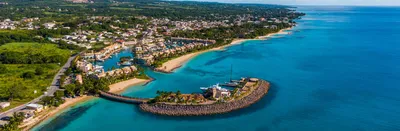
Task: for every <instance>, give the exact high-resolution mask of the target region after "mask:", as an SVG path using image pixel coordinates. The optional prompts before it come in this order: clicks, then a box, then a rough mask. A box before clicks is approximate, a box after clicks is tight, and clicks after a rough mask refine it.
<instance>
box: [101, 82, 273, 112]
mask: <svg viewBox="0 0 400 131" xmlns="http://www.w3.org/2000/svg"><path fill="white" fill-rule="evenodd" d="M225 86H230V87H229V88H233V89H232V90H229V89H226V88H222V87H221V86H219V84H217V85H214V86H211V87H207V88H201V89H202V90H203V93H202V94H195V93H192V94H182V93H181V92H180V91H177V92H164V91H157V94H158V96H156V97H155V98H151V99H145V98H133V97H126V96H121V95H117V94H113V93H109V92H101V97H103V98H106V99H110V100H114V101H119V102H124V103H132V104H138V105H139V106H140V109H142V110H143V111H145V112H150V113H154V114H159V115H168V116H202V115H214V114H222V113H227V112H231V111H234V110H238V109H241V108H245V107H248V106H250V105H252V104H254V103H256V102H257V101H259V100H260V99H261V98H262V97H263V96H264V95H265V94H267V93H268V90H269V88H270V84H269V82H267V81H265V80H261V79H257V78H242V79H241V80H238V81H231V82H230V83H229V84H226V85H225Z"/></svg>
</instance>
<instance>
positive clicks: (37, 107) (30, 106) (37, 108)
mask: <svg viewBox="0 0 400 131" xmlns="http://www.w3.org/2000/svg"><path fill="white" fill-rule="evenodd" d="M26 108H27V109H32V110H35V111H36V112H41V111H42V110H43V105H40V104H28V105H27V106H26Z"/></svg>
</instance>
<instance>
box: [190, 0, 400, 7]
mask: <svg viewBox="0 0 400 131" xmlns="http://www.w3.org/2000/svg"><path fill="white" fill-rule="evenodd" d="M192 1H210V2H226V3H262V4H282V5H360V6H400V0H192Z"/></svg>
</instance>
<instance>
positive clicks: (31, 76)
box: [22, 71, 35, 79]
mask: <svg viewBox="0 0 400 131" xmlns="http://www.w3.org/2000/svg"><path fill="white" fill-rule="evenodd" d="M34 77H35V73H33V72H32V71H28V72H25V73H23V74H22V78H25V79H32V78H34Z"/></svg>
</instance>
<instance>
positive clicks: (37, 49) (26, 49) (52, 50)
mask: <svg viewBox="0 0 400 131" xmlns="http://www.w3.org/2000/svg"><path fill="white" fill-rule="evenodd" d="M70 55H71V52H70V51H68V50H62V49H59V48H57V46H56V45H53V44H40V43H9V44H6V45H3V46H0V62H1V63H3V64H44V63H64V62H66V61H67V59H68V57H69V56H70Z"/></svg>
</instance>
